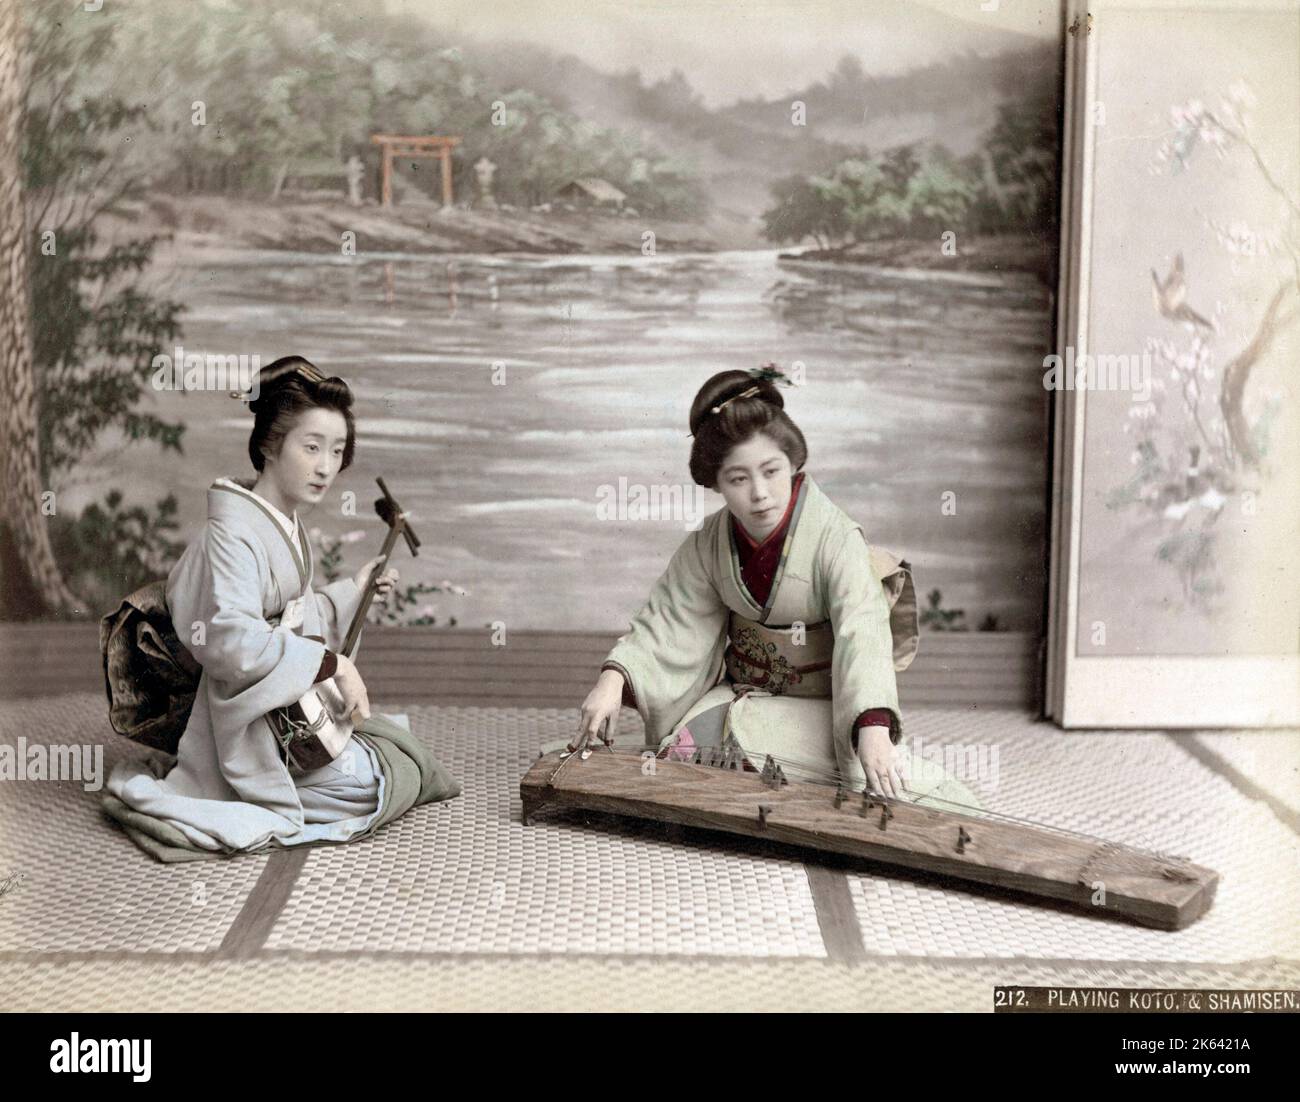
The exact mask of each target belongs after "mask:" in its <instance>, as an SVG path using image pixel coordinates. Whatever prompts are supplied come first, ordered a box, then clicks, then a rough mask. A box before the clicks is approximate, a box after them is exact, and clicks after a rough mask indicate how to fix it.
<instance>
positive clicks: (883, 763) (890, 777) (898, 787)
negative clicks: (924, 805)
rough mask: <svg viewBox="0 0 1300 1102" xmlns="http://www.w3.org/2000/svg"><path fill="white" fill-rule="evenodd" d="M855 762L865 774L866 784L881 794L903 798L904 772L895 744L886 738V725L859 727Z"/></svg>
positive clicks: (904, 787)
mask: <svg viewBox="0 0 1300 1102" xmlns="http://www.w3.org/2000/svg"><path fill="white" fill-rule="evenodd" d="M858 761H860V762H861V763H862V768H863V770H864V771H865V772H866V774H867V787H868V788H869V789H871V791H873V792H878V793H880V795H882V796H891V797H894V798H896V799H901V798H902V797H903V793H904V790H905V789H906V787H907V773H906V772H905V771H904V769H903V758H902V755H901V754H899V753H898V747H897V746H895V745H894V743H893V741H892V740H891V739H890V737H889V728H888V727H862V728H860V729H859V730H858Z"/></svg>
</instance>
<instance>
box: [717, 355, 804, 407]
mask: <svg viewBox="0 0 1300 1102" xmlns="http://www.w3.org/2000/svg"><path fill="white" fill-rule="evenodd" d="M749 377H750V378H751V379H753V380H755V381H756V382H759V383H779V384H780V385H781V386H794V383H793V382H792V381H791V380H790V377H789V376H788V375H786V374H785V373H784V372H783V371H782V370H781V369H780V368H778V367H777V366H776V364H774V363H766V364H764V365H763V366H762V367H751V368H750V369H749ZM759 390H760V388H759V387H757V386H751V387H750V388H749V389H748V390H742V391H741V392H740V393H739V394H733V395H732V396H731V397H730V398H727V399H726V400H725V401H722V402H719V403H718V404H717V405H716V406H712V407H710V409H709V412H710V413H721V412H722V410H723V409H724V407H726V406H727V405H728V403H730V402H734V401H736V400H737V399H740V398H752V397H754V395H755V394H757V393H758V392H759Z"/></svg>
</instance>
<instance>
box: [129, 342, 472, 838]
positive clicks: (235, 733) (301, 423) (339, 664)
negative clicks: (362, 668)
mask: <svg viewBox="0 0 1300 1102" xmlns="http://www.w3.org/2000/svg"><path fill="white" fill-rule="evenodd" d="M255 393H256V397H255V398H254V399H253V400H252V401H251V402H250V403H249V409H250V410H251V412H252V413H253V415H254V422H253V430H252V435H251V436H250V438H249V441H248V454H249V458H250V459H251V461H252V464H253V468H254V470H255V472H256V479H255V480H253V481H250V482H235V481H232V480H230V479H227V478H219V479H217V481H216V482H214V483H213V484H212V486H211V487H210V488H209V489H208V519H207V523H206V525H205V526H204V528H203V530H202V531H201V532H200V533H199V535H198V536H197V538H195V540H194V541H193V542H192V543H191V544H190V545H189V546H188V547H187V548H186V550H185V552H184V554H183V555H182V556H181V558H180V560H179V561H178V562H177V563H176V566H175V567H174V568H173V569H172V571H171V573H170V575H169V576H168V579H167V586H166V595H167V607H168V609H169V610H170V614H171V620H172V623H173V624H174V625H175V628H176V634H177V636H178V637H179V639H180V641H181V643H182V644H183V645H184V646H185V648H186V649H187V650H188V651H189V652H190V654H192V655H193V657H194V659H195V661H196V662H197V663H198V664H199V666H200V667H201V669H202V675H201V678H200V681H199V685H198V691H197V694H196V696H195V699H194V707H193V710H192V712H191V713H190V716H189V720H188V723H187V724H186V727H185V732H184V734H183V735H182V736H181V739H180V744H179V748H178V750H177V757H176V762H175V765H174V766H172V767H171V768H170V769H169V770H167V769H164V768H156V767H154V766H153V765H152V764H151V763H149V762H144V761H138V760H133V761H128V762H124V763H123V764H121V765H120V766H118V768H117V769H115V770H114V771H113V774H112V775H111V777H110V778H109V781H108V785H107V794H106V798H105V807H106V810H108V812H109V813H110V814H111V815H113V816H114V817H115V818H116V819H118V820H119V821H120V822H121V823H122V824H123V825H124V826H126V828H127V830H128V832H129V833H130V834H131V836H132V838H133V839H134V840H135V841H136V842H137V843H139V844H140V845H141V846H142V847H143V848H145V849H146V850H147V851H149V852H151V853H153V855H154V856H156V857H158V858H160V859H161V860H188V859H191V858H192V857H197V856H204V855H210V854H214V853H226V854H228V853H232V852H240V851H251V850H258V849H261V848H263V847H265V846H267V845H279V846H294V845H302V844H308V843H317V842H345V841H348V840H350V839H354V838H358V837H361V836H363V835H367V834H369V833H371V832H372V831H373V830H375V829H376V828H377V827H378V826H380V825H382V824H383V823H385V822H388V821H390V820H391V819H393V818H396V817H397V816H398V815H400V814H402V813H404V812H405V811H406V810H408V809H409V808H410V807H412V806H415V805H416V804H419V803H425V802H428V801H431V800H440V799H447V798H449V797H451V796H454V795H456V794H457V793H458V792H459V787H458V785H457V784H456V782H455V781H454V780H452V779H451V778H450V777H449V776H448V775H447V774H446V773H445V772H444V771H443V770H442V768H441V767H440V766H439V765H438V763H437V762H436V761H435V760H434V759H433V757H432V756H431V755H430V754H429V752H428V750H427V749H426V748H425V747H424V746H423V745H421V744H420V743H419V742H418V740H416V739H415V738H414V737H413V736H412V735H411V734H410V733H409V732H408V731H406V730H405V729H403V728H401V727H399V726H398V725H396V724H394V723H392V722H391V721H388V720H385V719H384V717H382V716H372V715H371V712H370V702H369V699H368V696H367V693H366V686H365V683H364V682H363V680H362V678H361V675H360V674H359V673H358V672H357V668H356V666H355V665H354V664H353V663H352V661H351V659H350V658H349V657H348V656H347V655H344V654H340V653H338V648H339V647H340V646H341V645H342V641H343V636H344V634H345V633H346V632H347V629H348V625H349V623H350V621H351V619H352V616H353V613H354V612H355V611H356V609H357V608H358V606H359V604H360V602H361V598H362V593H363V591H364V589H365V587H366V585H367V583H368V581H369V577H370V574H371V573H372V572H373V571H374V570H375V568H376V567H377V565H378V563H379V560H378V559H376V560H373V561H371V562H369V563H367V564H366V565H365V566H363V567H362V568H361V569H360V570H359V571H358V572H357V574H356V575H355V577H352V578H344V579H342V580H340V581H336V582H333V583H331V584H329V585H324V586H321V587H320V588H318V589H313V587H312V573H313V565H314V564H313V557H312V550H311V544H310V542H309V541H308V539H307V537H306V533H305V531H304V528H303V524H302V520H301V518H300V513H301V512H305V511H307V510H310V509H312V508H314V507H315V506H317V505H319V504H320V503H321V501H322V500H324V498H325V495H326V494H327V493H328V492H329V489H330V486H331V485H332V484H333V482H334V479H335V477H336V476H337V475H338V474H339V472H340V471H342V470H345V469H346V468H347V467H348V466H349V465H350V464H351V462H352V457H353V451H354V448H355V427H354V422H353V414H352V393H351V391H350V390H349V389H348V386H347V384H346V383H345V382H344V381H343V380H342V379H339V378H337V377H335V378H328V379H327V378H325V377H324V376H323V375H322V374H321V372H320V371H318V370H317V369H316V368H315V367H314V366H313V365H312V364H311V363H309V362H308V361H307V360H304V359H302V358H300V357H296V356H294V357H287V358H285V359H281V360H277V361H276V362H275V363H273V364H270V365H269V366H268V367H266V368H264V369H263V370H262V371H261V372H260V373H259V374H258V376H257V389H256V391H255ZM395 577H396V572H395V571H390V572H386V573H385V574H384V575H381V576H380V577H378V578H377V579H376V583H377V589H378V592H379V593H380V594H381V595H386V594H387V593H388V592H389V591H390V590H391V589H392V586H393V583H394V579H395ZM330 677H332V678H334V680H335V685H336V686H337V687H338V689H339V690H340V692H341V694H342V697H343V702H344V705H343V706H344V708H345V709H346V710H347V712H348V714H352V715H353V716H354V718H359V719H361V720H362V721H363V722H361V723H360V724H359V726H358V727H357V728H356V733H354V734H353V736H352V738H351V739H350V740H349V741H348V743H347V745H346V746H345V747H344V749H343V751H342V753H340V754H339V755H338V757H337V758H336V759H335V760H334V761H333V762H331V763H330V764H329V765H326V766H324V767H322V768H319V769H313V770H310V771H301V770H299V769H297V768H296V766H295V765H294V764H293V761H292V758H290V760H289V762H288V763H286V761H285V760H284V757H283V755H282V753H281V749H280V745H279V743H278V742H277V740H276V738H275V736H274V735H273V734H272V730H271V727H270V724H269V723H268V720H267V718H266V716H267V713H268V712H270V711H272V710H273V709H276V708H280V707H285V706H288V705H291V704H293V703H295V702H296V701H298V700H299V699H300V698H302V697H303V696H304V694H306V693H307V692H308V691H309V690H310V689H311V686H312V685H314V684H316V683H318V682H321V681H323V680H325V679H326V678H330Z"/></svg>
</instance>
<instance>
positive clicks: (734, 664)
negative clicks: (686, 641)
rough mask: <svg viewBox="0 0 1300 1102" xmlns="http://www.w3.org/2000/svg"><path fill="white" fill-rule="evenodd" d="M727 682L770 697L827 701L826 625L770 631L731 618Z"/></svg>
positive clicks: (829, 644)
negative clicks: (793, 697)
mask: <svg viewBox="0 0 1300 1102" xmlns="http://www.w3.org/2000/svg"><path fill="white" fill-rule="evenodd" d="M727 635H728V639H729V642H728V644H727V653H726V664H727V676H728V677H729V678H730V679H731V680H732V681H733V682H735V683H736V684H737V685H752V686H753V687H754V688H755V689H760V690H762V691H763V692H768V693H772V694H773V695H774V696H811V697H824V698H828V697H829V696H830V695H831V656H832V654H833V653H834V649H835V634H834V632H833V631H832V630H831V622H830V621H829V620H822V621H821V622H820V623H816V624H806V625H805V624H792V625H791V626H789V627H773V626H771V625H768V624H760V623H759V622H758V621H757V620H747V619H746V618H745V617H743V616H740V615H737V614H736V613H735V612H732V613H731V619H730V621H729V623H728V625H727Z"/></svg>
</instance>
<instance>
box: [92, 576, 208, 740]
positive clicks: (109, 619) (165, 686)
mask: <svg viewBox="0 0 1300 1102" xmlns="http://www.w3.org/2000/svg"><path fill="white" fill-rule="evenodd" d="M99 647H100V650H101V651H103V654H104V689H105V691H106V692H107V693H108V719H109V722H110V723H111V724H112V725H113V730H114V731H116V732H117V733H118V734H119V735H122V736H123V737H124V738H129V739H131V740H132V741H133V742H139V743H143V744H144V745H145V746H150V747H153V748H154V749H155V750H164V751H166V752H167V753H169V754H174V753H176V747H177V745H178V744H179V743H180V739H181V735H182V734H184V733H185V724H186V723H187V722H188V720H189V717H190V709H191V708H192V707H193V706H194V694H195V693H196V692H197V691H198V687H199V675H200V674H201V673H202V671H201V669H200V668H199V665H198V663H197V662H195V661H194V658H193V656H192V655H191V654H190V653H189V651H187V650H186V649H185V648H184V646H182V645H181V642H180V640H179V639H178V638H177V636H176V629H175V628H174V627H173V626H172V621H171V615H170V614H169V613H168V611H167V595H166V583H165V582H163V581H156V582H150V583H149V584H148V585H144V586H141V587H140V588H139V589H137V590H136V591H135V592H134V593H131V594H129V595H128V596H126V597H123V598H122V603H121V605H120V606H118V608H117V610H116V611H115V612H111V613H109V614H108V615H107V616H105V617H104V618H103V619H102V620H100V622H99Z"/></svg>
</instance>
